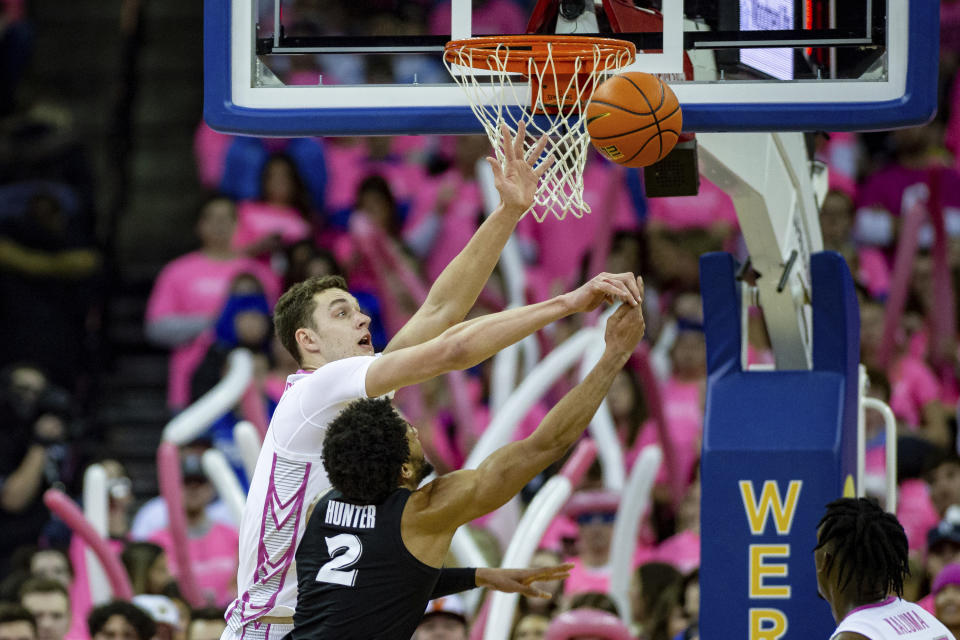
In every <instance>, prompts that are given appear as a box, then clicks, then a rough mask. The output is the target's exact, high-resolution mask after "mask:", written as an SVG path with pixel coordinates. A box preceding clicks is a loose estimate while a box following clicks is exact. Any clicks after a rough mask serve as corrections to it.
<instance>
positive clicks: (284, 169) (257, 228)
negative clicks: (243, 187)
mask: <svg viewBox="0 0 960 640" xmlns="http://www.w3.org/2000/svg"><path fill="white" fill-rule="evenodd" d="M312 209H313V207H312V206H311V203H310V194H309V192H308V191H307V188H306V186H305V185H304V182H303V179H302V178H301V177H300V173H299V172H298V171H297V167H296V165H295V164H294V163H293V161H292V160H291V159H290V157H289V156H286V155H283V154H276V155H274V156H272V157H271V158H270V159H269V160H268V161H267V164H266V166H264V168H263V172H262V173H261V174H260V198H259V199H257V200H246V201H244V202H242V203H241V204H240V206H239V207H237V230H236V233H235V234H234V236H233V247H234V249H236V250H238V251H241V252H243V253H244V254H246V255H248V256H251V257H257V256H264V257H269V256H270V255H271V254H273V253H274V252H277V251H279V250H281V249H282V248H283V247H286V246H288V245H291V244H293V243H295V242H299V241H301V240H305V239H307V238H309V237H311V235H312V234H311V230H312V221H313V213H312Z"/></svg>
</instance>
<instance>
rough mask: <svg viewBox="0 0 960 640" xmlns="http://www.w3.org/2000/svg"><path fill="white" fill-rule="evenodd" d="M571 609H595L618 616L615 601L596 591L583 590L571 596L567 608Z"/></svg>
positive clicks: (618, 612)
mask: <svg viewBox="0 0 960 640" xmlns="http://www.w3.org/2000/svg"><path fill="white" fill-rule="evenodd" d="M573 609H597V610H598V611H606V612H607V613H609V614H612V615H615V616H617V617H619V616H620V611H619V610H618V609H617V603H616V602H614V601H613V598H611V597H610V596H608V595H607V594H605V593H600V592H598V591H584V592H582V593H578V594H577V595H575V596H573V598H571V599H570V607H569V610H571V611H572V610H573Z"/></svg>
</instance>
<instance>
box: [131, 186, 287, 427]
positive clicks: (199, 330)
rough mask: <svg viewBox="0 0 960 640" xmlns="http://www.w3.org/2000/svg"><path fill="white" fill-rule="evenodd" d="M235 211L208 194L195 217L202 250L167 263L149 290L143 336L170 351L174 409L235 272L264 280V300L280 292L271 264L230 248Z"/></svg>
mask: <svg viewBox="0 0 960 640" xmlns="http://www.w3.org/2000/svg"><path fill="white" fill-rule="evenodd" d="M236 215H237V213H236V208H235V207H234V204H233V202H232V201H231V200H230V199H228V198H226V197H224V196H219V195H214V196H211V197H209V198H208V199H207V200H206V201H205V202H204V203H203V204H202V206H201V207H200V213H199V216H198V219H197V227H196V232H197V236H198V237H199V238H200V242H201V247H200V249H199V250H197V251H193V252H191V253H188V254H186V255H184V256H181V257H179V258H177V259H176V260H174V261H173V262H171V263H169V264H167V265H166V266H165V267H164V268H163V270H162V271H161V272H160V275H158V276H157V280H156V282H155V283H154V286H153V291H152V292H151V293H150V300H149V301H148V303H147V314H146V332H147V337H148V338H149V339H150V340H151V341H152V342H154V343H156V344H159V345H163V346H166V347H170V348H172V349H173V353H172V354H171V357H170V380H169V390H168V395H167V403H168V405H169V406H170V407H171V408H173V409H182V408H184V407H186V405H187V403H188V401H189V397H190V376H191V374H192V373H193V371H194V369H195V368H196V366H197V365H198V364H199V363H200V361H201V360H202V359H203V355H204V353H206V350H207V348H208V347H209V346H210V343H211V340H212V336H211V334H210V333H205V332H206V331H207V329H209V328H211V326H212V325H213V322H214V320H215V319H216V314H217V313H218V312H219V311H220V309H221V308H223V302H224V300H225V299H226V297H227V292H228V290H229V287H230V282H231V281H232V280H233V278H234V277H235V276H236V275H237V274H239V273H243V272H249V273H252V274H254V275H255V276H257V278H258V279H259V280H260V282H261V283H262V284H263V287H264V290H265V291H266V294H267V299H268V300H270V301H271V302H274V301H276V299H277V295H278V294H279V280H278V279H277V277H276V276H275V275H273V273H272V272H271V271H270V269H269V268H267V267H265V266H263V265H261V264H259V263H257V262H256V261H254V260H250V259H249V258H244V257H241V256H239V255H237V254H236V253H235V252H234V251H233V249H231V247H230V242H231V238H232V237H233V233H234V229H235V228H236V222H237V219H236Z"/></svg>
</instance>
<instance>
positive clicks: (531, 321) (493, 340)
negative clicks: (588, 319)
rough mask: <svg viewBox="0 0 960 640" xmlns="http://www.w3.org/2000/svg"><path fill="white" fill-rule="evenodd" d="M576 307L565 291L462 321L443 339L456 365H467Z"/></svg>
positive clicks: (473, 363) (482, 358) (563, 315)
mask: <svg viewBox="0 0 960 640" xmlns="http://www.w3.org/2000/svg"><path fill="white" fill-rule="evenodd" d="M574 311H575V309H574V308H573V307H572V306H571V304H570V303H569V302H568V298H567V297H566V294H565V295H561V296H557V297H555V298H551V299H550V300H545V301H544V302H538V303H537V304H531V305H527V306H525V307H520V308H519V309H508V310H506V311H501V312H499V313H491V314H488V315H485V316H481V317H479V318H474V319H473V320H468V321H467V322H461V323H460V324H458V325H456V326H454V327H452V328H450V329H448V330H447V331H446V332H444V334H443V336H442V338H441V339H443V340H444V341H449V344H450V348H451V351H452V353H453V355H452V357H451V360H452V365H453V368H455V369H467V368H470V367H472V366H475V365H477V364H479V363H481V362H483V361H484V360H486V359H488V358H490V357H491V356H493V355H494V354H496V353H497V352H499V351H501V350H503V349H505V348H507V347H509V346H510V345H512V344H514V343H516V342H519V341H520V340H522V339H524V338H526V337H527V336H529V335H530V334H532V333H533V332H535V331H538V330H540V329H542V328H543V327H545V326H547V325H548V324H550V323H551V322H554V321H556V320H559V319H560V318H565V317H566V316H568V315H570V314H571V313H573V312H574Z"/></svg>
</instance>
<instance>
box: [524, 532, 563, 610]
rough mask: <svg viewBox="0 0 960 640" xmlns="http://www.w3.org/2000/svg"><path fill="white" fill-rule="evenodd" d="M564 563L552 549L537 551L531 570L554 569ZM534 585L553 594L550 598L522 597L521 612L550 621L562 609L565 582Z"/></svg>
mask: <svg viewBox="0 0 960 640" xmlns="http://www.w3.org/2000/svg"><path fill="white" fill-rule="evenodd" d="M562 563H563V557H562V556H561V554H560V553H558V552H556V551H551V550H550V549H537V550H536V551H535V552H534V554H533V557H532V558H530V568H532V569H538V568H543V567H552V566H554V565H558V564H562ZM533 584H534V586H536V588H538V589H540V590H541V591H545V592H546V593H549V594H551V596H550V597H549V598H531V597H529V596H526V595H521V596H520V607H519V608H520V612H521V613H524V614H527V613H538V614H541V615H543V616H544V617H546V618H548V619H549V618H550V616H552V615H553V614H554V612H555V611H556V610H557V609H558V608H559V607H560V598H561V595H562V594H563V581H562V580H550V581H547V582H535V583H533ZM531 624H532V623H531ZM544 628H546V627H544Z"/></svg>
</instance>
